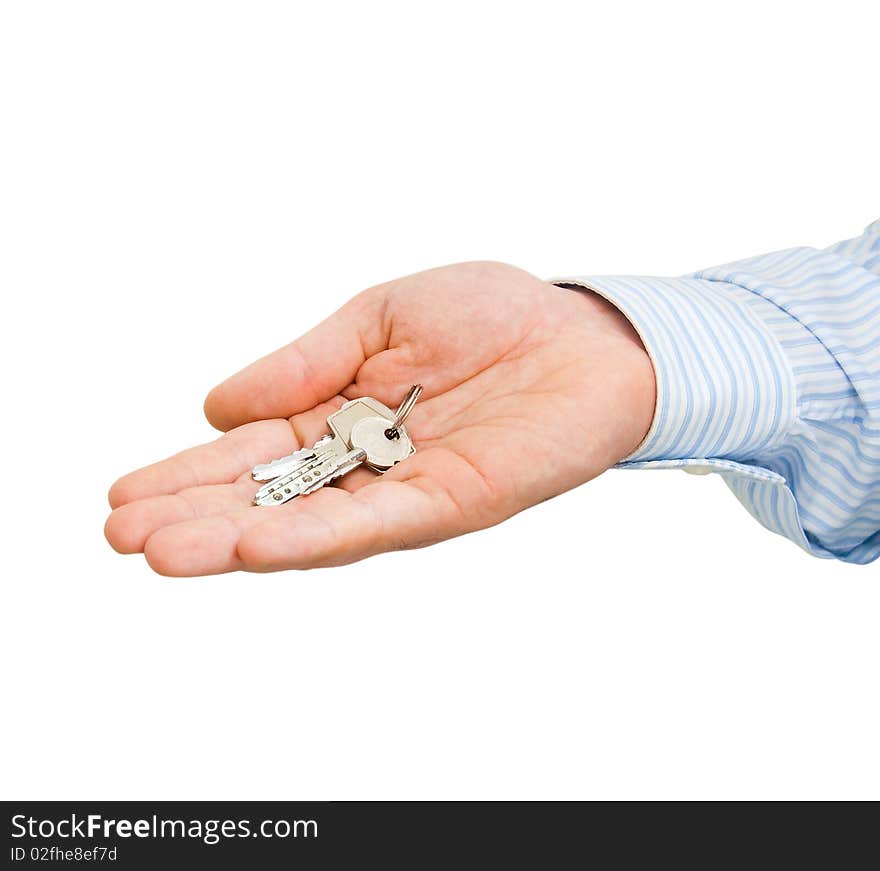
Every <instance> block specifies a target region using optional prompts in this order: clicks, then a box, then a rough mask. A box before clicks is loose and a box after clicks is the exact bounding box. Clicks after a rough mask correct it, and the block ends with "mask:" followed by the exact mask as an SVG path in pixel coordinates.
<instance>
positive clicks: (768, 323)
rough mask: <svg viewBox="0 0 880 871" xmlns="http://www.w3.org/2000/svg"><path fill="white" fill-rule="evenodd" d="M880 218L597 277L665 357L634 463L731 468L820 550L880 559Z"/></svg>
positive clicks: (743, 489)
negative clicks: (706, 265)
mask: <svg viewBox="0 0 880 871" xmlns="http://www.w3.org/2000/svg"><path fill="white" fill-rule="evenodd" d="M878 264H880V223H875V224H873V225H872V226H871V227H869V228H868V230H867V231H866V232H865V234H864V235H863V236H861V237H858V238H857V239H854V240H849V241H848V242H844V243H840V244H839V245H835V246H832V248H830V249H827V250H824V251H817V250H815V249H810V248H799V249H791V250H789V251H782V252H776V253H774V254H770V255H766V256H764V257H757V258H752V259H750V260H746V261H740V262H737V263H733V264H729V265H727V266H721V267H716V268H714V269H708V270H703V271H701V272H698V273H695V274H693V275H691V276H687V277H685V278H681V279H656V278H644V277H606V276H593V277H588V278H582V279H572V280H568V281H566V282H564V283H565V284H568V285H574V286H581V287H588V288H590V289H592V290H594V291H595V292H597V293H600V294H602V295H603V296H605V297H606V298H607V299H609V300H610V301H611V302H613V303H614V304H615V305H616V306H617V307H618V308H619V309H620V310H621V311H622V312H623V313H624V314H625V315H626V316H627V318H628V319H629V320H630V321H631V322H632V324H633V326H634V328H635V329H636V330H637V331H638V332H639V334H640V336H641V338H642V340H643V342H644V344H645V347H646V349H647V351H648V353H649V354H650V356H651V359H652V362H653V365H654V370H655V373H656V379H657V405H656V410H655V414H654V418H653V422H652V425H651V428H650V431H649V432H648V434H647V436H646V438H645V439H644V441H643V442H642V443H641V445H639V447H638V448H637V449H636V450H635V451H634V452H633V454H631V455H630V456H629V457H627V458H626V459H625V460H624V462H623V463H622V464H621V465H622V466H624V467H629V468H645V467H651V468H670V467H674V468H686V469H689V470H692V471H713V472H719V473H720V474H722V476H723V477H724V479H725V481H726V482H727V484H728V485H729V486H730V487H731V489H732V490H733V491H734V493H735V494H736V495H737V497H738V498H739V499H740V501H742V502H743V504H744V505H745V506H746V507H747V508H748V510H749V511H750V512H751V513H752V514H753V515H754V516H755V517H756V518H757V519H758V520H759V521H760V522H761V523H763V524H764V525H765V526H767V527H768V528H770V529H772V530H773V531H775V532H779V533H781V534H783V535H786V536H787V537H789V538H791V539H792V540H793V541H795V542H796V543H798V544H799V545H800V546H801V547H803V548H805V549H806V550H808V551H810V552H811V553H814V554H816V555H818V556H834V557H838V558H841V559H845V560H849V561H852V562H868V561H870V560H872V559H875V558H876V557H877V556H878V555H880V533H878V530H880V276H878V274H877V271H878V268H880V267H878Z"/></svg>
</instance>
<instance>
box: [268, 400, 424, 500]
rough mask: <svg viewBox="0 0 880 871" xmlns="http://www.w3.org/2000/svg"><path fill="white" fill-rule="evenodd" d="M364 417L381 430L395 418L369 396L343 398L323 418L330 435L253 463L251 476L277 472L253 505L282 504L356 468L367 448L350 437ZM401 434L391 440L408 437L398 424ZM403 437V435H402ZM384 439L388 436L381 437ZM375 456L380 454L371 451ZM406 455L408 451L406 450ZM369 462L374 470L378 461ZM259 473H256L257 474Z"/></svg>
mask: <svg viewBox="0 0 880 871" xmlns="http://www.w3.org/2000/svg"><path fill="white" fill-rule="evenodd" d="M367 418H370V419H373V420H379V421H381V422H382V426H383V432H384V430H385V429H387V428H388V427H389V425H390V424H392V423H394V421H395V414H394V412H393V411H391V409H390V408H388V407H387V406H385V405H383V404H382V403H381V402H378V401H377V400H375V399H373V398H372V397H368V396H367V397H363V398H361V399H352V400H350V401H349V402H346V403H345V405H343V406H342V408H340V409H339V411H336V412H334V413H333V414H331V415H330V416H329V417H328V418H327V425H328V426H329V428H330V430H331V432H332V435H329V436H324V437H323V438H321V439H319V440H318V441H317V442H316V443H315V446H314V447H313V448H311V449H303V450H301V451H296V452H294V453H293V454H290V455H289V456H287V457H281V458H280V459H278V460H274V461H273V462H271V463H264V464H261V465H260V466H256V467H255V468H254V470H253V472H252V473H251V474H252V475H253V477H254V478H255V480H265V479H264V478H263V476H264V475H269V474H272V473H273V472H275V473H279V472H280V474H276V476H275V477H273V479H272V480H271V481H269V482H268V483H267V484H265V485H264V486H263V487H261V488H260V489H259V490H258V491H257V493H256V495H255V496H254V504H255V505H283V504H284V503H285V502H289V501H290V500H291V499H294V498H296V497H297V496H304V495H306V494H307V493H313V492H314V491H315V490H317V489H319V488H320V487H323V486H324V484H328V483H329V482H330V481H334V480H336V479H337V478H339V477H340V476H342V475H344V474H346V473H348V472H350V471H352V470H353V469H355V468H357V467H358V466H359V465H361V463H363V462H364V461H365V460H367V459H368V452H367V451H364V450H363V449H362V448H360V447H355V446H354V445H353V444H352V441H351V434H352V430H353V428H354V427H355V426H356V425H357V424H358V423H359V422H360V421H362V420H365V419H367ZM399 431H400V432H401V434H402V435H401V438H399V439H395V440H394V441H404V440H405V442H406V443H408V444H410V445H411V444H412V442H411V441H409V436H408V435H406V431H405V429H404V428H403V426H400V428H399ZM404 437H405V439H404ZM385 440H386V441H389V442H390V441H391V439H388V438H385ZM373 453H374V454H376V458H377V459H378V460H380V461H381V460H383V459H384V457H382V456H379V454H378V452H376V451H375V450H374V451H373ZM407 455H408V454H407ZM371 465H372V466H373V467H374V468H376V469H377V470H378V469H380V468H381V466H378V465H373V463H371ZM384 468H388V466H385V467H384ZM258 476H260V477H258Z"/></svg>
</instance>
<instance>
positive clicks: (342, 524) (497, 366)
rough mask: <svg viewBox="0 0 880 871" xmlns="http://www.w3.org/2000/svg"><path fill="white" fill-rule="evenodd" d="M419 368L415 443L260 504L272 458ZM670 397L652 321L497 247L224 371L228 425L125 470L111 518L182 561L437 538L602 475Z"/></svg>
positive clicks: (166, 569)
mask: <svg viewBox="0 0 880 871" xmlns="http://www.w3.org/2000/svg"><path fill="white" fill-rule="evenodd" d="M416 383H418V384H422V385H424V388H425V390H424V393H423V394H422V398H421V399H420V400H419V402H418V403H417V405H416V407H415V409H414V411H413V412H412V415H411V416H410V418H409V419H408V421H407V429H408V430H409V432H410V434H411V436H412V438H413V441H414V443H415V445H416V447H417V449H418V451H417V453H416V454H415V455H413V456H412V457H410V458H408V459H407V460H405V461H404V462H402V463H401V464H399V465H397V466H395V467H394V468H392V469H391V470H390V471H388V472H386V473H385V474H384V475H376V474H375V473H374V472H371V471H369V470H367V469H358V470H356V471H355V472H353V473H350V474H348V475H346V476H345V477H344V478H341V479H339V481H338V482H337V484H336V485H335V486H327V487H324V488H322V489H321V490H319V491H318V492H316V493H314V494H312V495H309V496H305V497H301V498H298V499H294V500H293V501H291V502H289V503H287V504H285V505H281V506H277V507H275V506H272V507H268V508H256V507H253V506H252V505H251V500H252V498H253V495H254V493H255V492H256V490H257V488H258V486H259V485H258V484H256V483H254V482H253V481H252V480H251V477H250V469H251V467H252V466H254V465H255V464H256V463H262V462H266V461H267V460H269V459H272V458H274V457H279V456H282V455H284V454H288V453H290V452H292V451H293V450H295V449H297V448H299V447H301V446H303V445H311V444H312V443H314V442H315V441H316V440H317V439H318V438H319V437H320V436H321V435H323V434H324V433H325V432H326V431H327V427H326V418H327V416H328V415H329V414H330V413H331V412H333V411H335V410H336V409H337V408H338V407H339V406H340V405H342V403H343V402H345V401H346V400H347V399H352V398H355V397H358V396H374V397H376V399H378V400H380V401H381V402H384V403H385V404H386V405H388V406H390V407H392V408H394V407H396V406H397V404H398V403H399V402H400V400H401V398H402V397H403V395H404V394H405V393H406V391H407V389H408V388H409V387H410V386H411V385H412V384H416ZM654 399H655V385H654V375H653V371H652V368H651V363H650V360H649V359H648V356H647V354H646V353H645V350H644V348H643V346H642V344H641V342H640V341H639V339H638V336H637V335H636V334H635V331H634V330H633V329H632V327H631V326H630V324H629V323H628V322H627V321H626V319H625V318H624V317H623V316H622V315H621V314H620V313H619V312H618V311H617V310H616V309H615V308H613V307H612V306H611V305H610V304H608V303H607V302H605V301H604V300H602V299H600V298H599V297H597V296H595V295H593V294H590V293H583V292H578V291H574V290H569V289H565V288H560V287H555V286H553V285H551V284H548V283H546V282H544V281H541V280H539V279H537V278H535V277H534V276H532V275H529V274H528V273H526V272H523V271H521V270H519V269H516V268H514V267H512V266H506V265H504V264H499V263H464V264H460V265H456V266H447V267H442V268H440V269H433V270H430V271H428V272H422V273H419V274H417V275H413V276H409V277H407V278H402V279H399V280H396V281H391V282H389V283H387V284H383V285H379V286H378V287H374V288H371V289H369V290H367V291H364V292H363V293H361V294H360V295H358V296H356V297H354V299H352V300H351V301H350V302H348V303H347V304H346V305H345V306H343V307H342V308H341V309H340V310H339V311H337V312H336V313H335V314H333V315H332V316H331V317H330V318H328V319H327V320H326V321H324V322H323V323H321V324H320V325H318V326H317V327H315V328H314V329H313V330H311V332H309V333H307V334H306V335H304V336H303V337H302V338H300V339H298V340H297V341H295V342H293V343H292V344H290V345H287V346H286V347H284V348H281V349H280V350H278V351H276V352H274V353H273V354H270V355H269V356H267V357H264V358H263V359H262V360H258V361H257V362H256V363H253V364H252V365H250V366H249V367H247V368H246V369H244V370H243V371H241V372H239V373H238V374H237V375H234V376H232V377H231V378H230V379H228V380H227V381H225V382H223V383H222V384H221V385H220V386H219V387H216V388H214V390H212V391H211V393H210V394H209V396H208V398H207V400H206V402H205V413H206V415H207V417H208V420H209V421H210V422H211V423H212V424H213V425H214V426H215V427H217V428H218V429H220V430H223V431H225V434H224V435H223V436H221V437H220V438H219V439H217V440H216V441H214V442H211V443H209V444H206V445H201V446H199V447H194V448H189V449H188V450H185V451H183V452H182V453H180V454H177V455H175V456H173V457H171V458H169V459H167V460H163V461H162V462H159V463H155V464H153V465H151V466H147V467H146V468H144V469H140V470H138V471H136V472H132V473H130V474H128V475H126V476H125V477H123V478H121V479H120V480H119V481H117V482H116V483H115V484H114V485H113V487H112V488H111V490H110V497H109V498H110V505H111V507H112V508H113V512H112V514H111V515H110V517H109V519H108V520H107V525H106V529H105V532H106V535H107V538H108V540H109V541H110V543H111V544H112V545H113V547H114V548H115V549H116V550H118V551H120V552H122V553H137V552H141V551H143V553H144V554H145V555H146V558H147V560H148V562H149V564H150V565H151V566H152V568H153V569H155V570H156V571H157V572H159V573H161V574H165V575H178V576H185V575H205V574H213V573H217V572H228V571H234V570H236V569H244V570H248V571H274V570H279V569H292V568H297V569H301V568H311V567H314V566H328V565H338V564H342V563H348V562H352V561H354V560H358V559H362V558H363V557H366V556H370V555H371V554H375V553H379V552H381V551H386V550H394V549H399V548H414V547H421V546H424V545H427V544H433V543H435V542H438V541H442V540H443V539H446V538H451V537H453V536H456V535H461V534H462V533H465V532H471V531H473V530H477V529H482V528H484V527H487V526H491V525H493V524H495V523H498V522H499V521H501V520H504V519H506V518H507V517H510V516H511V515H512V514H515V513H516V512H518V511H521V510H522V509H523V508H528V507H529V506H531V505H535V504H536V503H538V502H541V501H542V500H544V499H548V498H549V497H551V496H555V495H557V494H559V493H562V492H563V491H565V490H568V489H570V488H571V487H575V486H577V485H578V484H582V483H583V482H585V481H588V480H590V479H591V478H594V477H595V476H596V475H598V474H600V473H601V472H603V471H604V470H605V469H607V468H608V467H609V466H611V465H613V464H614V463H616V462H617V461H618V460H620V459H622V458H623V457H625V456H626V455H627V454H629V453H631V452H632V451H633V450H634V449H635V448H636V447H637V445H638V444H639V442H640V441H641V440H642V439H643V437H644V436H645V433H646V432H647V430H648V427H649V425H650V423H651V417H652V414H653V410H654Z"/></svg>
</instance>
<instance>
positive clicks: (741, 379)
mask: <svg viewBox="0 0 880 871" xmlns="http://www.w3.org/2000/svg"><path fill="white" fill-rule="evenodd" d="M553 283H554V284H558V285H561V286H563V287H572V288H581V289H585V290H591V291H593V292H595V293H597V294H599V295H600V296H602V297H604V298H605V299H607V300H608V301H609V302H610V303H612V304H613V305H614V306H616V307H617V308H618V309H620V311H621V312H622V313H623V314H624V315H625V316H626V317H627V319H628V320H629V321H630V323H631V324H632V325H633V327H634V328H635V330H636V332H637V333H638V334H639V337H640V338H641V340H642V343H643V344H644V346H645V349H646V350H647V352H648V355H649V356H650V358H651V362H652V363H653V366H654V373H655V376H656V379H657V404H656V407H655V411H654V419H653V422H652V424H651V428H650V430H649V431H648V434H647V436H646V437H645V439H644V441H643V442H642V444H641V445H639V447H638V448H636V450H635V451H634V452H633V453H632V454H631V455H630V456H628V457H626V459H624V460H623V461H622V463H621V465H632V464H643V463H648V462H650V463H651V464H652V465H655V462H654V461H657V460H667V461H669V460H672V461H678V462H677V464H678V465H681V463H680V461H681V460H689V461H691V462H694V461H699V460H701V459H724V460H727V461H734V462H736V463H742V464H746V465H748V464H749V463H750V460H751V459H752V458H753V457H755V456H756V455H757V454H760V453H763V452H765V451H766V450H767V449H768V448H772V447H774V446H776V445H778V444H779V443H781V441H782V440H783V439H784V438H785V436H786V434H787V433H788V431H789V430H790V428H791V427H792V425H793V423H794V422H795V420H796V416H797V395H796V386H795V381H794V375H793V373H792V370H791V366H790V364H789V362H788V360H787V359H786V356H785V352H784V351H783V349H782V346H781V345H780V343H779V340H778V339H777V338H776V336H775V335H773V333H772V332H771V330H770V329H769V328H768V327H767V326H766V324H765V322H764V321H765V320H766V318H768V317H772V316H773V315H774V314H778V311H777V310H776V308H775V307H774V306H773V305H772V304H771V303H769V302H767V301H766V300H764V299H762V298H761V297H759V296H756V295H755V294H752V293H750V292H749V291H748V290H745V289H744V288H742V287H740V286H739V285H735V284H730V283H728V282H724V281H712V280H707V279H699V278H647V277H641V276H613V277H612V276H587V277H577V278H560V279H554V280H553ZM764 308H766V309H767V310H766V311H765V310H764ZM670 465H672V463H670ZM774 477H775V476H774Z"/></svg>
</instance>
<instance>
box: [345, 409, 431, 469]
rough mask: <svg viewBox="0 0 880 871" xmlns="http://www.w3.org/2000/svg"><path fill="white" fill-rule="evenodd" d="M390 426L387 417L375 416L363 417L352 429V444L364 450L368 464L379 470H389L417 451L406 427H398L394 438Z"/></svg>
mask: <svg viewBox="0 0 880 871" xmlns="http://www.w3.org/2000/svg"><path fill="white" fill-rule="evenodd" d="M393 420H394V418H393V417H392V418H391V422H393ZM389 426H390V423H389V420H388V418H387V417H384V416H382V417H379V416H375V417H364V418H361V419H360V420H359V421H357V423H355V425H354V426H353V427H352V429H351V446H352V447H353V448H360V449H361V450H363V451H364V452H365V453H366V455H367V460H366V462H367V465H368V466H370V467H371V468H372V469H375V470H376V471H377V472H385V471H387V470H388V469H390V468H391V467H392V466H394V465H396V464H397V463H399V462H400V461H401V460H405V459H406V458H407V457H409V456H411V455H412V454H414V453H415V451H416V449H415V446H414V445H413V443H412V439H411V438H410V437H409V433H408V432H407V431H406V427H403V426H401V427H398V429H397V431H396V432H397V437H396V438H394V437H391V436H389V435H388V432H389Z"/></svg>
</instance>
